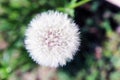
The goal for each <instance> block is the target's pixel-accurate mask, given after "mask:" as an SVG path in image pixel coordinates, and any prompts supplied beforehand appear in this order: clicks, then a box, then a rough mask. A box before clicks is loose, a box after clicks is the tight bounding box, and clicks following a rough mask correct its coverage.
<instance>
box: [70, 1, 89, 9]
mask: <svg viewBox="0 0 120 80" xmlns="http://www.w3.org/2000/svg"><path fill="white" fill-rule="evenodd" d="M89 1H91V0H82V1H80V2H77V3H76V4H75V5H72V6H70V8H72V9H73V8H76V7H78V6H81V5H84V4H85V3H87V2H89Z"/></svg>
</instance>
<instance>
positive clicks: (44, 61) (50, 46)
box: [25, 11, 80, 67]
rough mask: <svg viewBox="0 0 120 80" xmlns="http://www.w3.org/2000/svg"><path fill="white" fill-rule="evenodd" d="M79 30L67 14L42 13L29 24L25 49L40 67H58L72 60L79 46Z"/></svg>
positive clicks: (55, 12)
mask: <svg viewBox="0 0 120 80" xmlns="http://www.w3.org/2000/svg"><path fill="white" fill-rule="evenodd" d="M79 34H80V33H79V28H78V26H77V25H76V24H75V23H74V22H73V20H72V19H70V18H68V16H67V14H63V13H61V12H57V11H48V12H43V13H41V14H39V15H37V16H36V17H35V18H33V19H32V21H31V22H30V24H29V27H28V28H27V30H26V33H25V36H26V38H25V47H26V49H27V50H28V52H29V54H30V56H31V57H32V59H33V60H34V61H35V62H37V63H38V64H40V65H42V66H49V67H58V66H63V65H65V64H66V62H67V61H68V60H71V59H73V56H74V55H75V53H76V51H77V50H78V47H79V46H80V38H79Z"/></svg>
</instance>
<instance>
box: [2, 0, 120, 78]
mask: <svg viewBox="0 0 120 80" xmlns="http://www.w3.org/2000/svg"><path fill="white" fill-rule="evenodd" d="M88 1H90V0H81V1H79V0H78V1H77V0H0V80H41V78H42V79H45V78H46V79H47V78H49V79H50V80H120V9H118V8H117V7H115V6H114V7H113V5H111V4H108V3H107V2H105V1H102V0H94V1H91V2H89V3H87V4H85V3H86V2H88ZM83 4H85V5H83ZM106 4H107V5H106ZM111 6H112V7H111ZM47 10H58V11H62V12H64V13H67V14H68V15H69V16H71V17H73V18H74V19H75V22H76V23H77V24H78V25H79V26H80V30H81V39H82V40H81V41H82V42H81V47H80V52H78V53H77V55H76V56H75V57H74V60H73V61H71V62H70V63H68V64H67V65H66V66H64V67H63V68H58V69H57V71H56V70H54V69H52V70H51V69H49V68H43V67H38V65H37V64H35V63H34V62H33V61H32V60H31V58H30V57H29V55H28V53H27V51H26V50H25V48H24V38H25V36H24V32H25V30H26V28H27V25H28V23H29V22H30V20H31V19H32V17H33V16H34V15H36V14H38V13H41V12H43V11H47ZM50 70H51V71H50Z"/></svg>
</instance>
